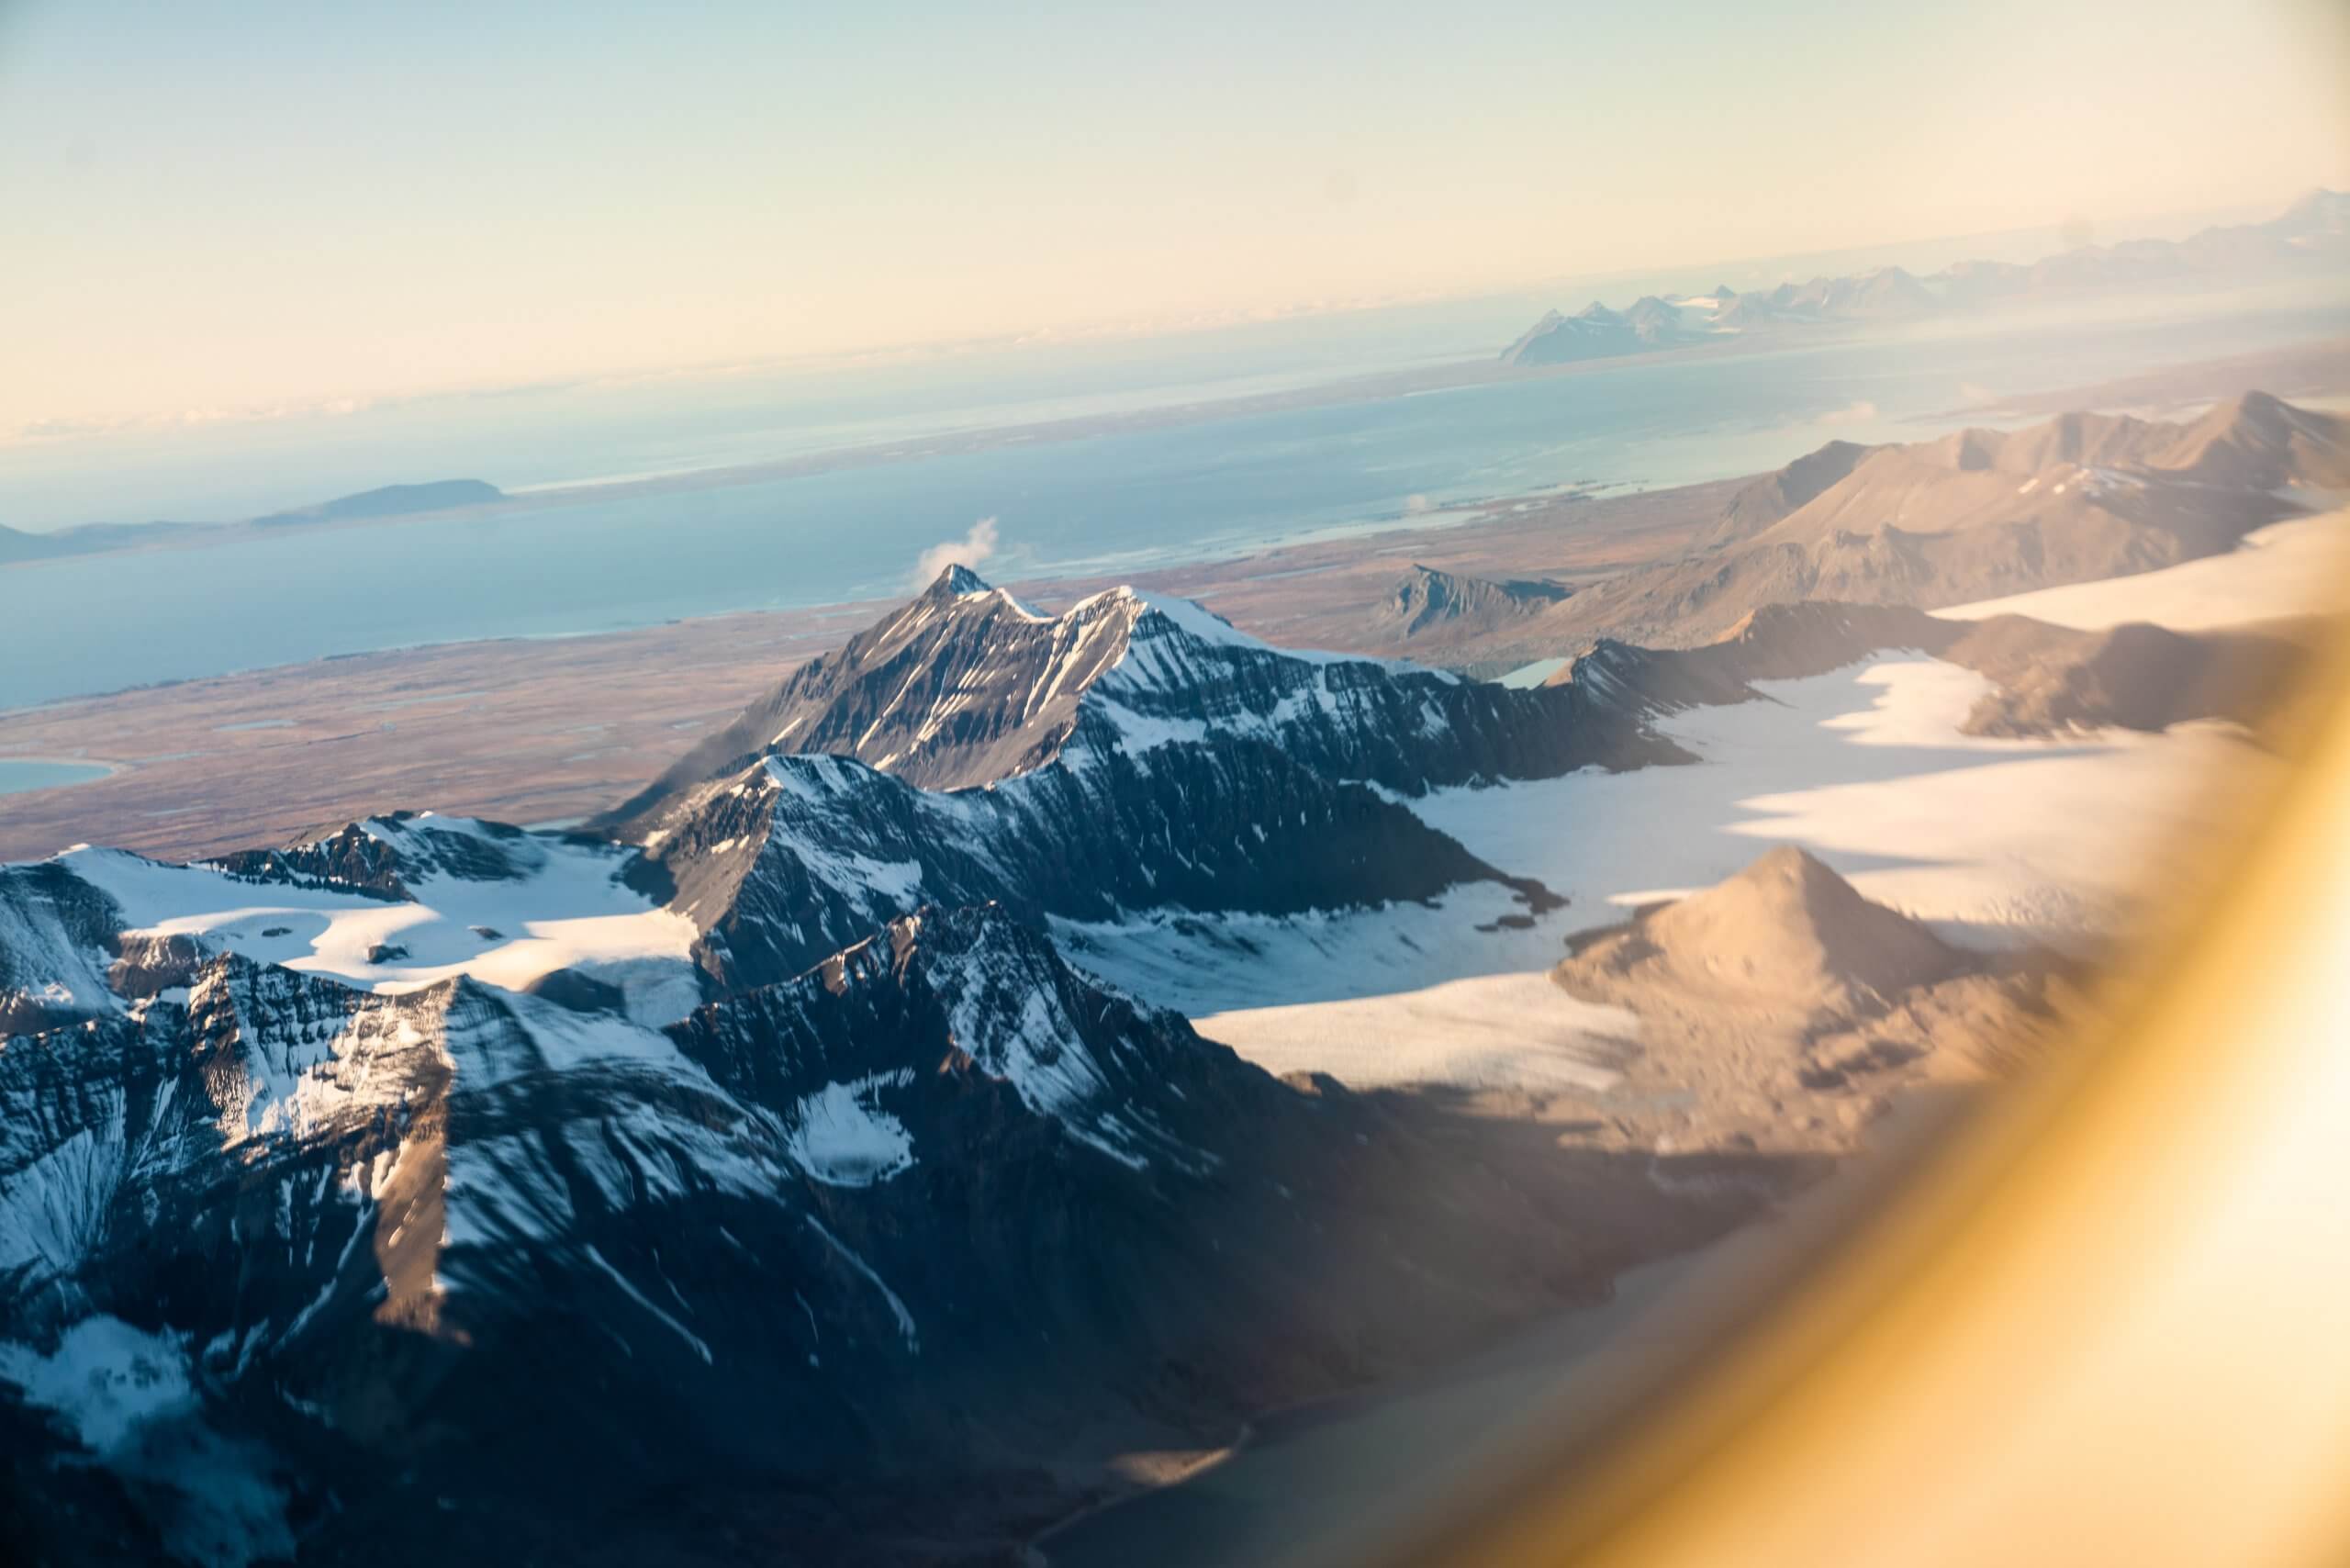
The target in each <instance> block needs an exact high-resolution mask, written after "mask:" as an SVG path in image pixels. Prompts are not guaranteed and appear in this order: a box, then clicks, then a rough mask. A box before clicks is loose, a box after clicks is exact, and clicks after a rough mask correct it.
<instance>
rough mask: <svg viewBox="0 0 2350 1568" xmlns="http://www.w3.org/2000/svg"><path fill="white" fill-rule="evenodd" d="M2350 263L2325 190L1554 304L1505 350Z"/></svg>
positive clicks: (1557, 360) (1650, 344) (1591, 352)
mask: <svg viewBox="0 0 2350 1568" xmlns="http://www.w3.org/2000/svg"><path fill="white" fill-rule="evenodd" d="M2345 262H2350V196H2345V195H2344V194H2343V193H2342V192H2339V191H2330V190H2317V191H2311V192H2310V193H2309V194H2308V195H2307V196H2302V197H2301V198H2300V200H2298V201H2296V202H2294V203H2293V204H2292V205H2291V206H2290V207H2287V208H2286V209H2285V210H2284V211H2283V212H2282V213H2279V214H2278V215H2277V217H2275V218H2269V219H2267V220H2266V221H2264V222H2260V223H2244V224H2233V225H2228V226H2224V227H2215V228H2210V229H2205V230H2201V231H2200V232H2199V233H2196V234H2194V235H2191V236H2189V237H2188V238H2187V239H2185V240H2176V241H2174V240H2128V241H2121V242H2120V243H2118V244H2113V245H2085V246H2082V247H2080V248H2078V249H2076V250H2071V251H2066V252H2063V253H2062V254H2060V255H2054V256H2050V257H2047V258H2045V259H2043V260H2042V261H2039V262H2035V263H2030V264H2028V265H2027V264H2020V263H2009V262H1987V261H1970V262H1959V263H1954V264H1953V265H1951V266H1948V267H1945V268H1943V269H1942V271H1941V272H1938V273H1934V274H1930V275H1928V276H1926V277H1922V278H1921V277H1918V276H1916V275H1914V274H1910V273H1909V272H1908V271H1905V270H1904V269H1902V268H1900V267H1880V268H1877V269H1875V270H1874V271H1872V272H1865V273H1855V274H1847V275H1843V276H1838V277H1815V278H1813V279H1812V280H1811V281H1810V282H1808V283H1804V284H1796V283H1783V284H1780V285H1779V286H1777V287H1775V288H1769V289H1758V290H1753V291H1751V292H1749V293H1745V294H1740V293H1737V292H1735V291H1734V290H1732V289H1730V288H1729V287H1728V286H1723V287H1719V288H1717V289H1715V290H1714V291H1713V292H1712V293H1711V294H1707V295H1699V296H1696V297H1693V298H1689V299H1684V300H1667V299H1664V298H1662V297H1658V296H1655V295H1647V296H1643V297H1641V298H1639V299H1638V300H1636V301H1634V302H1633V303H1632V305H1631V306H1630V307H1628V308H1626V309H1624V310H1621V311H1617V310H1612V309H1610V308H1607V307H1606V306H1605V305H1603V304H1600V303H1599V302H1597V301H1594V302H1593V303H1592V304H1590V305H1589V306H1587V307H1585V308H1583V310H1581V311H1579V312H1577V313H1576V314H1574V315H1572V316H1565V315H1561V313H1560V312H1558V311H1556V310H1553V311H1550V313H1549V314H1547V315H1545V316H1544V317H1543V318H1542V319H1540V320H1539V321H1537V322H1536V323H1535V324H1534V325H1533V326H1532V327H1530V328H1528V329H1527V331H1526V332H1525V333H1523V334H1522V335H1521V336H1520V337H1519V338H1518V339H1517V341H1516V342H1513V343H1511V344H1510V345H1509V347H1507V348H1505V349H1504V350H1503V351H1502V353H1501V360H1502V363H1503V364H1512V365H1526V366H1539V365H1550V364H1570V363H1572V362H1575V361H1579V360H1587V359H1606V358H1613V357H1616V356H1618V355H1623V354H1632V353H1651V352H1653V351H1656V350H1661V349H1671V348H1681V347H1687V346H1691V345H1694V344H1697V343H1702V342H1720V341H1722V340H1723V339H1724V338H1726V337H1728V336H1730V335H1732V334H1736V333H1745V332H1754V331H1767V330H1775V329H1784V328H1791V327H1803V326H1816V325H1819V324H1823V323H1836V322H1847V323H1850V322H1868V321H1889V320H1907V319H1915V318H1919V317H1924V316H1931V315H1936V314H1940V313H1943V312H1947V311H1953V310H1964V309H1971V308H1980V307H1983V306H1986V305H1991V304H1997V303H2000V302H2004V301H2008V300H2014V299H2020V298H2032V297H2054V296H2062V295H2067V294H2075V293H2084V292H2094V291H2098V290H2104V289H2113V288H2123V287H2131V286H2144V285H2148V284H2158V283H2168V282H2177V281H2183V280H2189V279H2210V280H2233V279H2236V278H2251V277H2255V276H2258V275H2263V274H2270V273H2274V272H2277V271H2278V270H2307V271H2313V272H2314V271H2319V270H2322V269H2338V268H2340V267H2341V266H2342V265H2343V264H2344V263H2345Z"/></svg>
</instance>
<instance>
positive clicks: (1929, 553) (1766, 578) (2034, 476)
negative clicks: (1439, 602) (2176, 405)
mask: <svg viewBox="0 0 2350 1568" xmlns="http://www.w3.org/2000/svg"><path fill="white" fill-rule="evenodd" d="M2344 487H2350V420H2344V418H2342V417H2341V416H2338V415H2333V414H2327V413H2322V412H2319V411H2317V410H2314V409H2300V408H2295V407H2293V406H2292V405H2290V404H2288V403H2285V402H2282V401H2280V400H2279V399H2277V398H2274V397H2271V396H2269V395H2268V394H2266V393H2262V392H2251V393H2246V394H2245V395H2244V396H2243V397H2241V398H2235V399H2233V400H2231V401H2229V402H2226V403H2221V404H2218V405H2215V406H2214V407H2213V408H2211V409H2210V410H2209V411H2207V412H2206V413H2204V414H2203V415H2201V416H2200V417H2199V418H2198V419H2195V420H2190V421H2187V422H2184V423H2170V422H2164V421H2159V420H2138V419H2132V418H2128V417H2125V416H2121V415H2109V414H2087V413H2078V414H2064V415H2060V416H2058V417H2057V418H2055V419H2053V420H2048V421H2046V422H2044V423H2042V424H2038V425H2033V426H2031V427H2028V428H2026V429H2021V430H2015V431H1992V430H1964V431H1955V432H1953V433H1952V434H1950V435H1947V436H1943V437H1941V438H1940V439H1938V440H1934V441H1929V442H1912V443H1908V444H1897V445H1885V446H1863V445H1859V444H1856V443H1854V442H1830V443H1829V444H1828V445H1826V446H1823V447H1821V448H1819V449H1818V450H1817V451H1815V452H1813V453H1810V454H1807V455H1806V456H1804V457H1801V458H1798V459H1796V461H1795V462H1794V463H1792V464H1789V465H1787V466H1786V467H1785V468H1783V469H1780V470H1778V471H1777V472H1775V473H1773V474H1768V475H1764V476H1762V477H1760V478H1758V479H1756V480H1754V481H1753V482H1752V483H1751V484H1749V485H1747V486H1745V487H1742V488H1741V489H1740V490H1739V491H1738V492H1737V494H1736V495H1735V496H1734V497H1733V498H1732V499H1731V501H1730V503H1729V505H1728V506H1727V507H1726V508H1725V509H1724V510H1723V512H1722V513H1721V515H1720V517H1719V518H1718V520H1717V521H1716V522H1715V523H1714V525H1713V527H1712V528H1711V529H1710V530H1709V531H1707V533H1706V534H1705V535H1703V536H1702V537H1701V539H1700V541H1699V543H1698V547H1697V548H1695V550H1692V551H1690V552H1689V553H1687V554H1682V555H1679V556H1675V557H1671V558H1668V559H1665V560H1662V561H1657V562H1654V563H1652V564H1651V565H1648V566H1640V567H1637V568H1635V569H1633V570H1630V571H1627V572H1623V573H1620V574H1618V575H1617V576H1615V577H1606V578H1603V579H1601V580H1599V581H1597V582H1592V583H1586V584H1583V585H1582V586H1580V587H1579V588H1577V589H1576V591H1575V592H1574V593H1573V594H1572V595H1571V596H1569V597H1566V598H1564V599H1560V600H1558V601H1557V602H1555V603H1552V604H1550V605H1547V606H1543V607H1540V608H1526V609H1524V610H1523V611H1522V612H1520V613H1514V614H1510V615H1507V616H1501V617H1496V616H1494V615H1492V614H1490V613H1486V612H1472V611H1471V610H1467V609H1465V608H1464V609H1462V610H1459V611H1457V612H1456V613H1455V616H1454V623H1455V633H1454V634H1452V635H1450V636H1449V637H1442V638H1439V637H1438V636H1437V635H1436V634H1435V633H1434V632H1433V630H1432V629H1431V628H1430V627H1428V626H1426V625H1422V626H1419V627H1416V628H1415V629H1414V630H1413V631H1412V632H1411V633H1409V634H1408V635H1406V634H1403V633H1398V632H1397V631H1395V630H1394V629H1393V618H1392V617H1390V616H1388V615H1385V614H1382V615H1379V616H1376V617H1374V618H1373V621H1372V622H1371V624H1372V625H1374V626H1377V627H1379V628H1381V629H1382V637H1381V638H1380V643H1384V642H1386V641H1387V640H1388V639H1390V638H1392V639H1393V645H1394V646H1395V647H1396V648H1397V649H1398V650H1399V651H1400V650H1402V649H1403V648H1404V647H1406V646H1409V645H1411V639H1412V638H1414V637H1416V638H1418V639H1420V640H1421V641H1422V642H1423V644H1424V645H1427V646H1428V647H1430V648H1437V647H1441V649H1442V650H1443V657H1444V662H1446V663H1448V664H1450V665H1453V666H1459V667H1474V668H1481V669H1482V668H1490V667H1494V666H1506V665H1507V664H1509V663H1511V662H1513V661H1515V662H1518V663H1526V662H1531V661H1534V660H1539V659H1543V658H1549V657H1553V656H1560V655H1573V654H1575V653H1578V652H1580V651H1582V650H1583V649H1586V648H1588V647H1589V646H1590V645H1591V644H1592V643H1593V642H1594V641H1595V639H1598V638H1602V637H1606V638H1612V639H1616V640H1618V641H1622V642H1627V643H1632V644H1642V645H1645V646H1650V647H1688V646H1693V645H1695V644H1704V643H1709V642H1712V641H1714V640H1715V639H1717V638H1719V637H1721V636H1723V635H1725V634H1727V633H1731V632H1732V631H1733V630H1734V629H1736V628H1737V627H1738V626H1740V624H1742V623H1743V622H1745V621H1746V619H1747V618H1748V617H1750V616H1751V615H1753V614H1754V613H1755V612H1757V611H1759V610H1765V609H1767V608H1769V607H1771V606H1773V605H1780V604H1790V603H1800V602H1803V601H1807V600H1828V601H1834V602H1838V603H1843V604H1852V605H1906V606H1914V607H1918V608H1921V609H1934V608H1938V607H1942V606H1946V605H1954V604H1964V603H1969V602H1973V601H1975V600H1978V599H1995V598H1999V597H2001V596H2004V595H2007V594H2011V593H2021V592H2025V591H2027V590H2030V589H2032V588H2051V587H2055V586H2057V585H2060V584H2065V583H2076V582H2087V581H2091V580H2094V579H2097V578H2101V577H2122V576H2127V575H2129V574H2131V573H2135V572H2144V571H2151V570H2154V569H2155V568H2157V567H2161V566H2172V565H2175V564H2177V563H2178V562H2181V561H2185V560H2189V559H2193V558H2195V557H2198V556H2202V555H2210V554H2217V553H2219V552H2221V551H2223V550H2227V549H2230V548H2233V546H2234V545H2235V543H2237V541H2239V540H2241V539H2242V538H2243V537H2244V535H2245V534H2246V533H2249V532H2252V531H2253V530H2255V529H2256V528H2259V527H2262V526H2264V525H2265V524H2267V523H2270V522H2275V521H2279V520H2281V519H2284V518H2288V517H2293V516H2297V515H2300V513H2302V512H2304V511H2306V510H2310V508H2311V505H2313V504H2315V503H2316V502H2317V500H2318V499H2319V498H2321V496H2322V493H2324V492H2329V491H2333V490H2339V489H2342V488H2344ZM2297 491H2298V492H2300V497H2305V498H2306V499H2303V498H2297V495H2296V492H2297ZM1493 588H1494V592H1496V593H1498V592H1499V591H1501V590H1500V587H1499V585H1493ZM1413 591H1416V589H1415V588H1414V579H1413V578H1412V577H1410V576H1409V575H1407V577H1405V579H1404V581H1403V582H1402V583H1399V585H1398V588H1397V592H1398V593H1409V592H1413ZM1453 597H1454V599H1455V600H1456V601H1457V602H1459V603H1460V604H1461V605H1462V606H1464V607H1465V606H1467V605H1469V604H1471V603H1472V602H1477V600H1476V596H1475V595H1474V594H1473V593H1472V592H1470V591H1466V590H1462V591H1458V592H1456V593H1455V595H1454V596H1453ZM1373 645H1379V644H1377V643H1375V644H1373Z"/></svg>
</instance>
